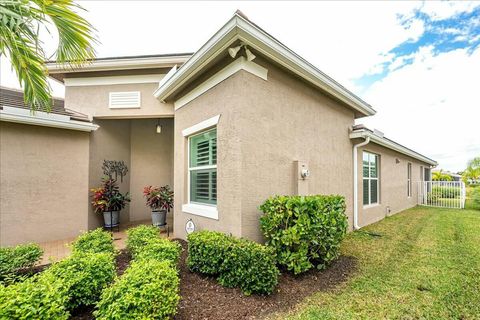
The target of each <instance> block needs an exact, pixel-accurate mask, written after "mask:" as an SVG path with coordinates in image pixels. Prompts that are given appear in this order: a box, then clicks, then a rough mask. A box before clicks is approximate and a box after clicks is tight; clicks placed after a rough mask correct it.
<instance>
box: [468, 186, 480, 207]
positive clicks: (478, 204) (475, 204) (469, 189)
mask: <svg viewBox="0 0 480 320" xmlns="http://www.w3.org/2000/svg"><path fill="white" fill-rule="evenodd" d="M474 189H480V186H475V187H472V186H469V187H467V192H466V200H465V209H471V210H480V203H475V202H473V199H472V193H473V190H474Z"/></svg>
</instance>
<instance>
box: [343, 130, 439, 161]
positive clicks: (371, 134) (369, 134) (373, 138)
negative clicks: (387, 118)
mask: <svg viewBox="0 0 480 320" xmlns="http://www.w3.org/2000/svg"><path fill="white" fill-rule="evenodd" d="M357 138H364V139H365V138H370V142H373V143H376V144H378V145H381V146H383V147H385V148H388V149H391V150H395V151H397V152H399V153H401V154H404V155H407V156H409V157H412V158H414V159H417V160H420V161H422V162H425V163H427V164H429V165H431V166H437V165H438V163H437V162H436V161H435V160H432V159H430V158H428V157H426V156H424V155H422V154H420V153H418V152H416V151H414V150H412V149H409V148H407V147H405V146H403V145H401V144H399V143H397V142H395V141H393V140H390V139H388V138H386V137H384V136H383V133H382V132H380V131H377V130H370V129H368V128H367V127H365V126H364V125H362V124H360V125H356V126H354V127H353V130H352V132H351V133H350V139H357Z"/></svg>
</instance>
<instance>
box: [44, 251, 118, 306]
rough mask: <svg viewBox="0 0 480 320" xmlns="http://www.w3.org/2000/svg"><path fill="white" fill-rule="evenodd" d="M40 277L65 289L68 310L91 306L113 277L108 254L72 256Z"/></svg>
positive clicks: (112, 261)
mask: <svg viewBox="0 0 480 320" xmlns="http://www.w3.org/2000/svg"><path fill="white" fill-rule="evenodd" d="M41 276H42V277H47V278H48V279H50V278H51V279H55V280H56V281H59V282H61V283H62V285H63V287H64V288H66V289H67V294H66V295H67V297H68V300H67V301H66V307H67V309H70V310H71V309H73V308H76V307H78V306H80V305H91V304H94V303H95V302H96V301H98V298H99V297H100V293H101V291H102V290H103V289H104V288H105V287H106V286H107V285H109V284H110V283H111V282H112V281H113V279H114V277H115V263H114V258H113V255H112V254H111V253H86V254H82V255H80V254H74V255H72V256H70V257H69V258H66V259H64V260H62V261H60V262H57V263H55V264H53V265H52V266H51V267H50V268H48V269H47V270H45V271H44V272H43V273H42V275H41Z"/></svg>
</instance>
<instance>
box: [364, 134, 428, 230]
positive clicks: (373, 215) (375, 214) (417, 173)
mask: <svg viewBox="0 0 480 320" xmlns="http://www.w3.org/2000/svg"><path fill="white" fill-rule="evenodd" d="M363 151H367V152H371V153H375V154H378V155H379V156H380V165H379V168H380V171H379V172H380V179H379V184H380V197H379V199H380V201H379V204H378V205H373V206H367V207H364V206H363V196H362V195H363V183H362V179H363V176H362V153H363ZM397 159H398V160H399V161H398V163H397ZM409 162H410V163H411V164H412V196H411V197H408V196H407V185H408V182H407V177H408V173H407V170H408V169H407V166H408V163H409ZM357 165H358V223H359V225H360V227H363V226H366V225H369V224H371V223H374V222H377V221H379V220H382V219H383V218H385V217H387V216H389V215H393V214H395V213H398V212H400V211H403V210H406V209H408V208H411V207H414V206H416V205H417V201H418V194H417V192H418V187H417V184H418V181H422V177H421V167H422V166H423V168H428V167H429V166H428V164H425V163H422V162H420V161H418V160H416V159H413V158H410V157H408V156H405V155H403V154H400V153H398V152H396V151H393V150H390V149H387V148H385V147H382V146H379V145H377V144H374V143H369V144H367V145H366V146H364V147H360V148H359V150H358V163H357ZM387 207H389V208H390V212H387Z"/></svg>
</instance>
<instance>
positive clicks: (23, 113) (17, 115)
mask: <svg viewBox="0 0 480 320" xmlns="http://www.w3.org/2000/svg"><path fill="white" fill-rule="evenodd" d="M0 121H6V122H15V123H22V124H29V125H36V126H43V127H52V128H60V129H69V130H78V131H86V132H91V131H95V130H97V129H98V125H96V124H93V123H90V122H83V121H76V120H71V119H70V117H69V116H65V115H60V114H54V113H46V112H42V111H36V112H35V113H34V114H33V113H31V111H30V110H27V109H21V108H15V107H7V106H3V110H0Z"/></svg>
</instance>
